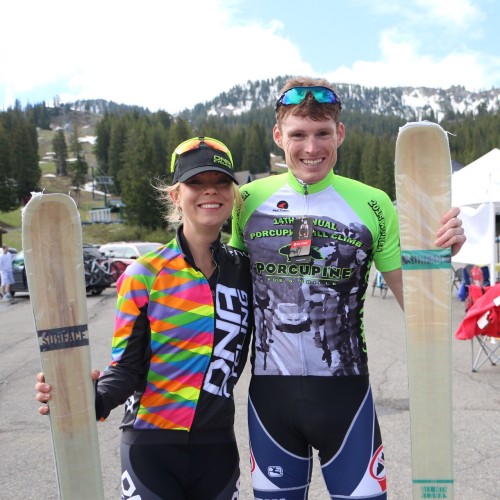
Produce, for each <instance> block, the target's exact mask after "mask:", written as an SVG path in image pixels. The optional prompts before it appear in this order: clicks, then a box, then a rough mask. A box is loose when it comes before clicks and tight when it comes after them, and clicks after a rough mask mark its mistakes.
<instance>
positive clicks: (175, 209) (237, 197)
mask: <svg viewBox="0 0 500 500" xmlns="http://www.w3.org/2000/svg"><path fill="white" fill-rule="evenodd" d="M232 184H233V195H234V198H233V199H234V205H235V206H236V208H238V209H240V208H241V206H242V205H243V198H242V196H241V193H240V190H239V188H238V186H237V184H235V183H234V182H233V183H232ZM153 187H154V189H156V191H157V192H158V196H157V198H158V200H159V201H160V203H161V204H162V205H163V208H164V213H163V219H164V220H165V221H166V222H182V210H181V209H180V208H179V206H178V205H176V204H175V203H174V202H173V201H172V198H171V197H170V193H172V192H174V191H179V189H180V187H181V183H180V182H176V183H175V184H174V185H172V186H170V185H168V184H165V183H164V182H163V181H160V180H157V181H156V183H155V185H154V186H153Z"/></svg>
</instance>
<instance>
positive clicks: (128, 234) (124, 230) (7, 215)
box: [0, 163, 174, 250]
mask: <svg viewBox="0 0 500 500" xmlns="http://www.w3.org/2000/svg"><path fill="white" fill-rule="evenodd" d="M41 168H42V171H43V172H44V174H45V173H54V172H55V165H54V164H53V163H42V164H41ZM41 183H42V189H43V192H44V193H46V194H49V193H65V194H68V193H70V191H72V190H71V187H70V181H69V178H67V177H43V176H42V181H41ZM71 195H72V196H73V198H74V199H75V193H74V192H73V191H72V192H71ZM75 201H77V206H78V210H79V212H80V219H81V221H82V222H83V224H82V238H83V241H84V242H85V243H93V244H96V245H97V244H100V245H102V244H104V243H108V242H111V241H157V242H159V243H166V242H168V241H170V240H171V239H172V237H173V234H174V232H173V230H156V231H148V230H146V229H145V228H144V227H139V226H129V225H126V224H121V223H112V224H86V222H88V221H89V211H90V210H91V209H92V208H97V207H102V208H104V197H103V196H102V195H95V197H93V196H92V193H89V192H86V191H81V192H80V196H79V199H78V200H76V199H75ZM112 215H113V216H114V217H116V219H117V215H115V214H112ZM21 217H22V216H21V209H20V208H18V209H17V210H14V211H12V212H0V227H2V228H3V229H5V230H6V231H7V233H5V234H3V235H2V243H3V244H4V245H9V246H10V247H13V248H17V249H18V250H21V249H22V232H21V224H22V221H21Z"/></svg>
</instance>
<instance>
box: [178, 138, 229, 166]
mask: <svg viewBox="0 0 500 500" xmlns="http://www.w3.org/2000/svg"><path fill="white" fill-rule="evenodd" d="M200 144H205V145H207V146H208V147H209V148H212V149H216V150H217V151H222V152H223V153H226V154H227V156H228V157H229V159H230V161H231V165H232V164H233V158H232V156H231V151H229V149H228V148H227V146H226V145H225V144H223V143H222V142H220V141H218V140H217V139H212V138H210V137H197V138H195V139H188V140H187V141H184V142H182V143H181V144H179V145H178V146H177V147H176V148H175V151H174V153H173V154H172V161H171V163H170V171H171V172H173V171H174V170H175V160H176V157H177V156H180V155H182V154H184V153H187V152H188V151H192V150H193V149H198V148H199V147H200Z"/></svg>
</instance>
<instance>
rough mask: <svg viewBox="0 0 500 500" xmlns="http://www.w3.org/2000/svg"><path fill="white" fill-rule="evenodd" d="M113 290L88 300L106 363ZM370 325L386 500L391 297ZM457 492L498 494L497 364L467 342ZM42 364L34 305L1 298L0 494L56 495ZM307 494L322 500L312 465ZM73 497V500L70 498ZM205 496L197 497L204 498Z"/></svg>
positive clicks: (399, 320)
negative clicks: (38, 379) (43, 412)
mask: <svg viewBox="0 0 500 500" xmlns="http://www.w3.org/2000/svg"><path fill="white" fill-rule="evenodd" d="M114 305H115V290H114V289H113V288H110V289H107V290H105V291H104V293H103V295H101V296H99V297H89V298H88V314H89V330H90V336H91V345H92V359H93V363H92V364H93V366H94V367H96V368H102V367H104V366H105V365H106V364H107V360H108V356H109V350H110V341H111V334H112V328H113V314H114ZM452 314H453V322H454V326H455V327H456V326H458V324H459V322H460V321H461V319H462V317H463V303H461V302H459V301H458V300H457V299H453V311H452ZM366 325H367V329H366V330H367V331H366V336H367V342H368V353H369V357H370V368H371V378H372V385H373V391H374V396H375V400H376V404H377V408H378V414H379V419H380V425H381V427H382V434H383V438H384V444H385V448H386V465H387V471H388V491H389V499H394V500H406V499H408V500H409V499H410V498H411V494H410V485H411V479H410V442H409V415H408V393H407V379H406V363H405V339H404V334H403V314H402V312H401V310H400V309H399V308H398V306H397V304H396V300H395V299H394V297H393V296H392V295H391V293H390V292H389V294H388V295H387V298H385V299H382V298H380V297H378V296H375V297H371V296H369V297H368V299H367V303H366ZM453 349H454V352H453V375H454V426H455V478H456V487H455V492H456V493H455V498H456V499H459V500H497V499H498V498H500V493H499V492H500V474H499V470H500V459H499V455H500V436H499V430H500V423H499V422H500V366H491V365H484V366H483V367H482V368H481V370H480V371H479V372H478V373H472V372H471V369H470V367H471V359H470V354H471V346H470V342H468V341H465V342H464V341H457V340H454V341H453ZM39 370H40V360H39V355H38V348H37V345H36V340H35V333H34V326H33V319H32V313H31V305H30V303H29V298H28V297H27V296H24V297H23V296H20V297H17V298H16V302H15V303H14V304H11V305H4V304H1V303H0V422H1V430H0V450H1V455H0V457H1V458H0V460H1V464H2V467H0V484H1V487H0V498H2V499H9V500H18V499H19V500H27V499H37V500H39V499H55V498H57V493H56V482H55V476H54V466H53V461H52V460H53V459H52V448H51V442H50V433H49V421H48V419H47V418H45V417H41V416H39V415H38V413H37V407H38V403H37V402H36V401H35V400H34V398H33V395H34V380H35V374H36V373H37V372H38V371H39ZM248 379H249V376H248V370H246V372H245V374H244V376H243V378H242V380H241V381H240V383H239V385H238V387H237V393H236V401H237V419H236V421H237V427H236V429H237V435H238V439H239V442H240V448H241V456H242V459H243V464H242V467H243V479H242V489H241V498H242V500H249V499H251V498H252V495H251V488H250V480H249V469H248V465H247V464H248V461H247V457H248V446H247V433H246V426H245V407H246V398H245V392H246V389H247V386H248ZM121 413H122V412H121V410H120V409H116V410H115V411H114V412H113V413H112V415H111V417H110V418H109V419H108V421H107V422H105V423H103V424H99V425H98V429H99V441H100V449H101V456H102V468H103V476H104V482H105V493H106V500H112V499H118V498H120V494H119V476H120V465H119V431H118V425H119V423H120V419H121ZM315 465H316V466H315V470H314V474H313V484H312V487H311V494H310V499H314V500H316V499H325V498H328V496H327V494H326V492H325V488H324V486H323V482H322V479H321V477H320V476H319V471H318V469H319V467H318V466H317V464H315ZM75 500H78V499H75ZM200 500H203V499H200Z"/></svg>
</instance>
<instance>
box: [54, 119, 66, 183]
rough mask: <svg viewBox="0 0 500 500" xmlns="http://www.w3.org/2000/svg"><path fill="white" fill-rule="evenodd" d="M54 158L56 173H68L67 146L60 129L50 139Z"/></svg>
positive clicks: (60, 175)
mask: <svg viewBox="0 0 500 500" xmlns="http://www.w3.org/2000/svg"><path fill="white" fill-rule="evenodd" d="M52 148H53V149H54V158H55V160H56V173H57V176H58V177H64V176H67V175H68V146H67V145H66V138H65V136H64V132H63V130H62V129H59V130H58V131H57V132H56V135H55V136H54V139H53V140H52Z"/></svg>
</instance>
